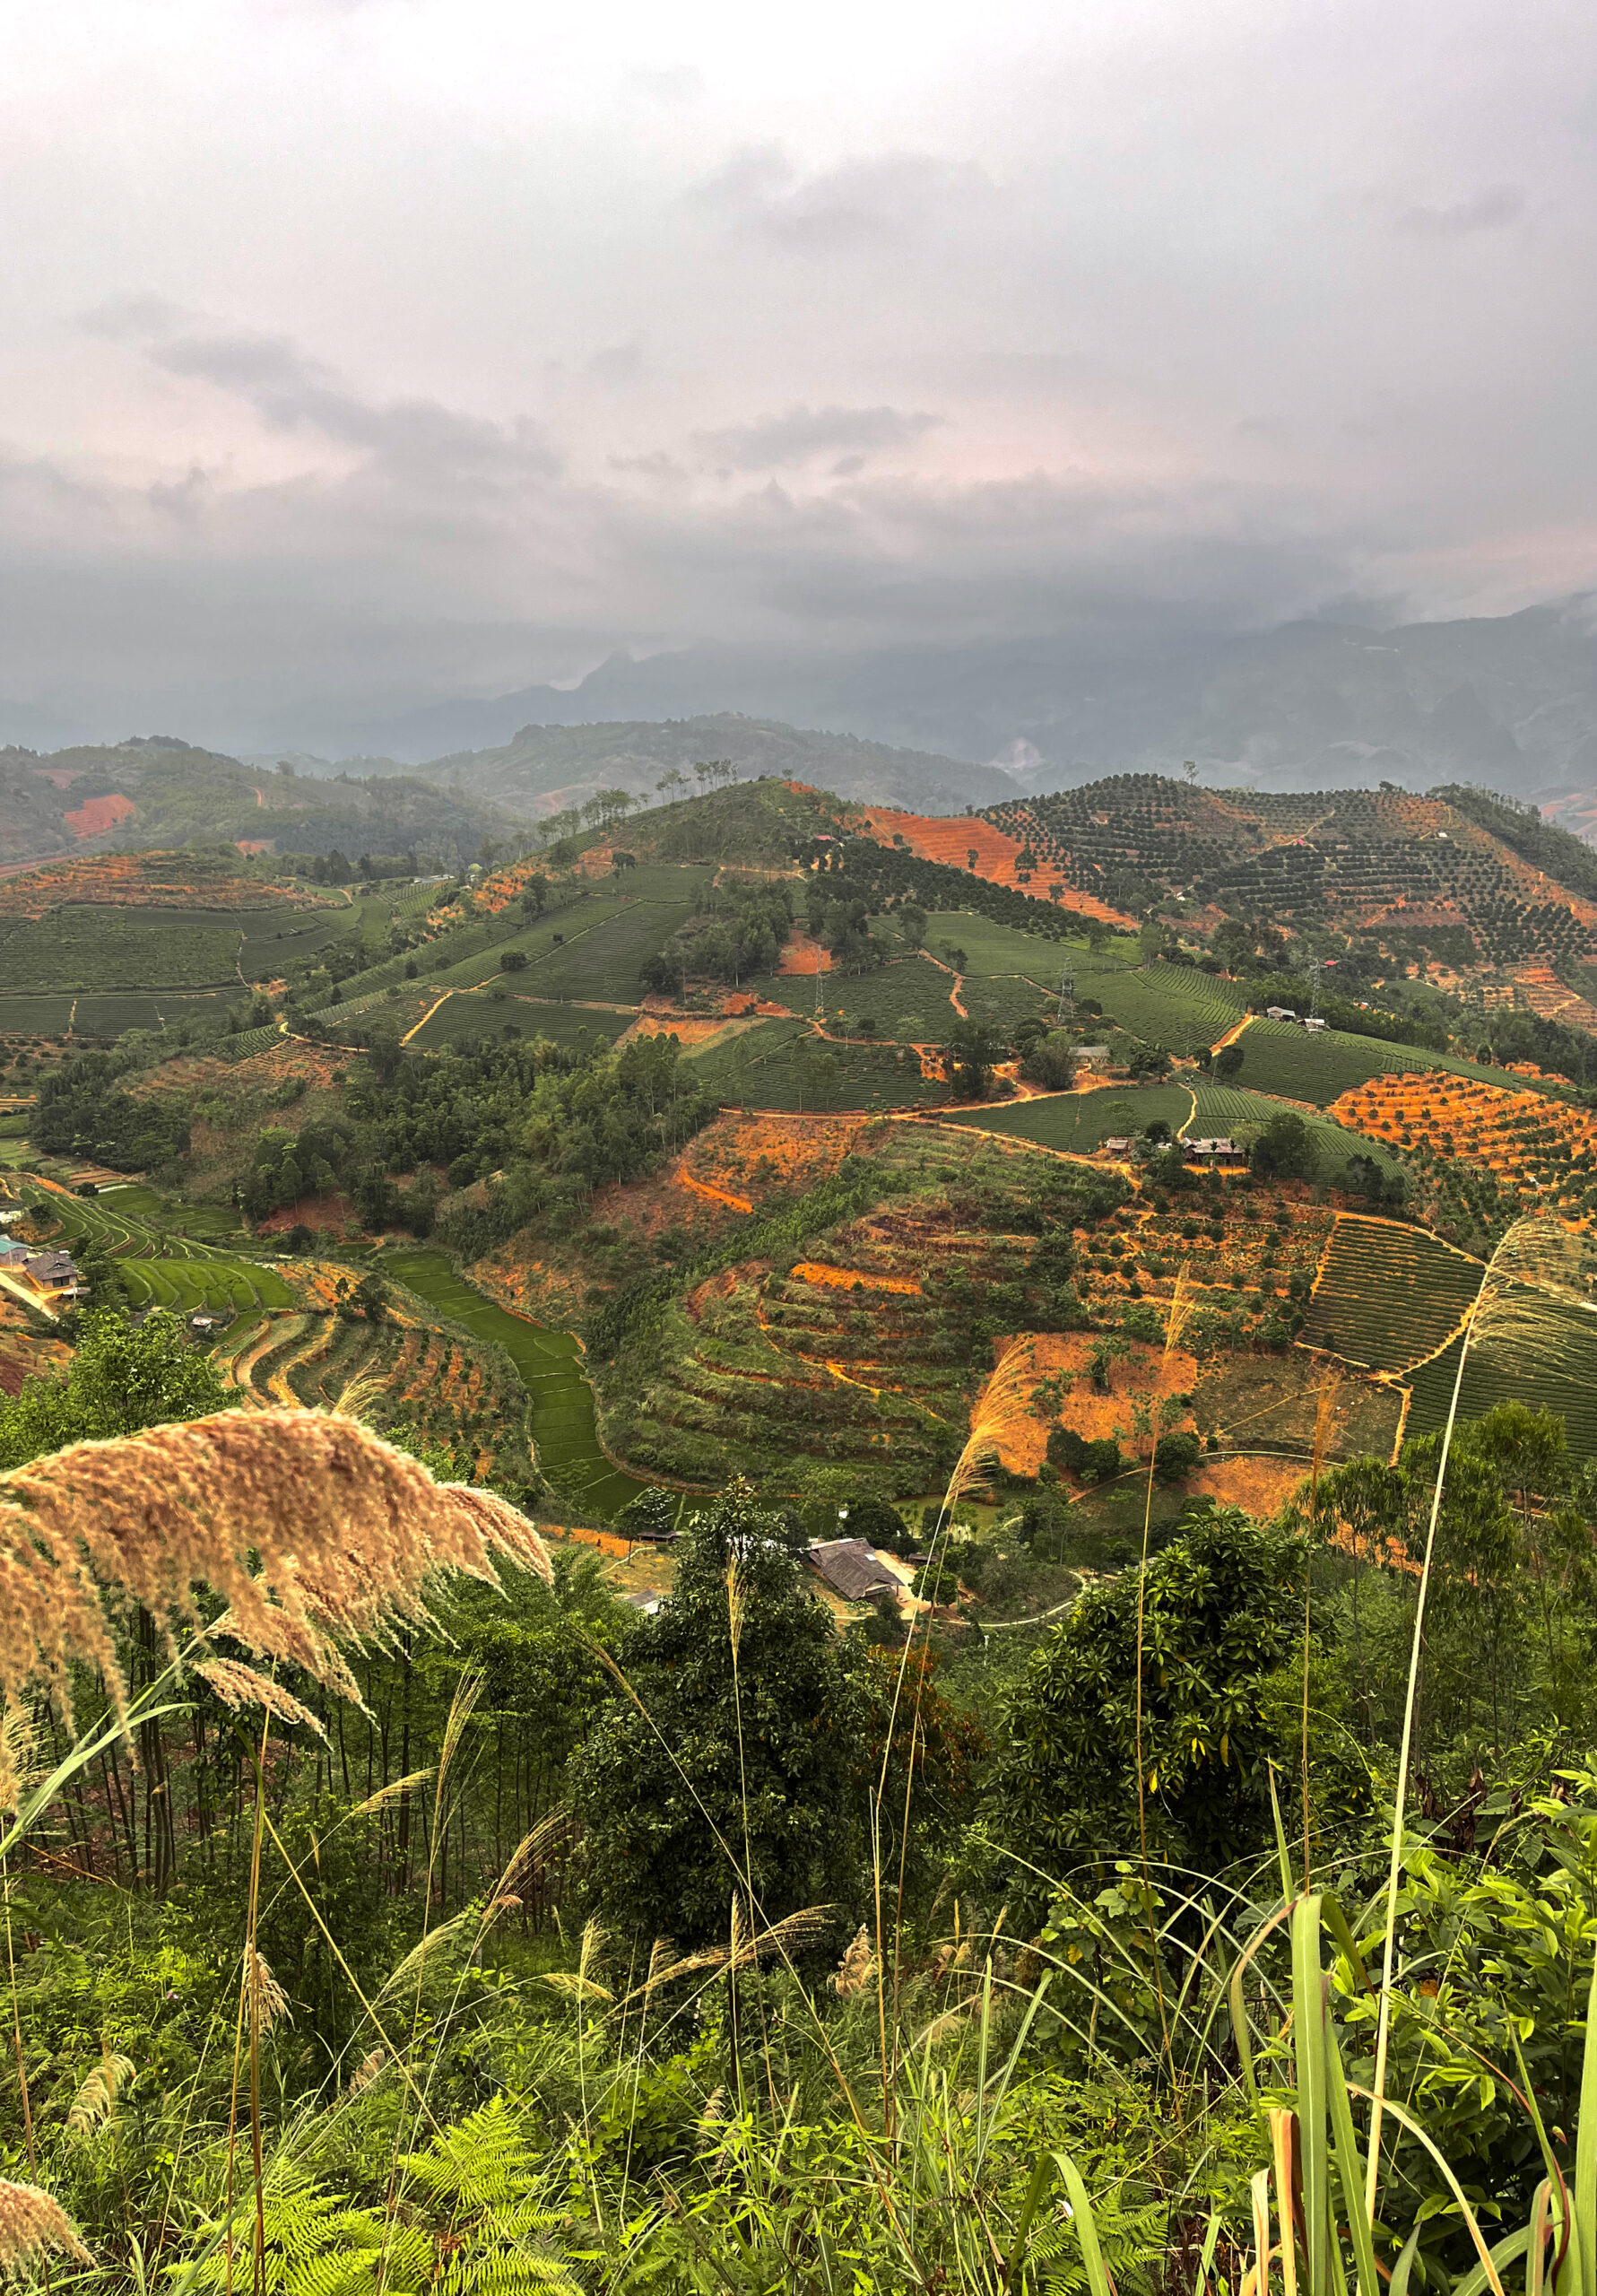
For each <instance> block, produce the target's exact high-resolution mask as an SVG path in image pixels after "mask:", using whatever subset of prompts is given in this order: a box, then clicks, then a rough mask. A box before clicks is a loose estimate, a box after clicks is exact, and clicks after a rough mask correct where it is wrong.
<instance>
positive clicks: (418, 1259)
mask: <svg viewBox="0 0 1597 2296" xmlns="http://www.w3.org/2000/svg"><path fill="white" fill-rule="evenodd" d="M379 1265H380V1267H381V1272H382V1273H383V1274H385V1275H387V1276H392V1278H393V1279H394V1281H395V1283H403V1284H404V1287H405V1289H406V1290H407V1291H413V1292H415V1293H416V1295H417V1296H418V1298H420V1299H422V1300H426V1301H427V1302H428V1304H429V1305H430V1306H431V1307H434V1308H436V1309H438V1312H439V1313H440V1315H442V1316H444V1317H446V1318H447V1319H448V1320H449V1321H450V1322H451V1323H456V1324H463V1325H464V1326H465V1328H466V1329H467V1330H468V1331H471V1332H474V1333H475V1334H476V1335H477V1337H478V1338H479V1339H485V1340H489V1341H491V1342H492V1344H494V1345H495V1346H496V1347H502V1348H503V1349H504V1351H505V1352H506V1354H507V1355H508V1357H509V1358H510V1360H511V1361H512V1362H513V1363H514V1364H515V1366H516V1370H518V1371H519V1372H520V1374H521V1377H522V1379H523V1380H524V1382H525V1386H526V1390H527V1394H528V1396H530V1397H531V1400H532V1413H533V1441H534V1445H535V1446H536V1450H537V1458H538V1464H539V1465H540V1466H541V1467H542V1470H543V1472H544V1474H547V1475H549V1476H551V1478H552V1479H553V1481H554V1482H555V1483H557V1484H558V1485H559V1487H560V1490H562V1491H564V1492H569V1493H570V1494H571V1496H572V1497H573V1498H574V1499H575V1500H577V1501H578V1503H579V1504H580V1505H581V1506H582V1507H583V1508H584V1509H588V1510H590V1511H591V1512H593V1513H594V1514H596V1515H599V1516H602V1517H603V1516H611V1515H613V1514H615V1513H616V1512H617V1510H618V1509H621V1508H622V1507H624V1506H625V1505H626V1503H627V1501H628V1500H629V1499H635V1498H636V1497H637V1496H638V1492H641V1491H643V1490H644V1489H645V1488H646V1487H647V1486H646V1485H645V1484H643V1483H639V1482H638V1481H637V1479H636V1478H635V1477H634V1476H632V1475H629V1474H623V1473H622V1471H621V1468H620V1467H617V1466H612V1465H611V1462H610V1461H609V1460H608V1459H607V1458H606V1457H605V1456H604V1453H603V1450H602V1449H601V1448H600V1445H599V1438H598V1434H597V1431H596V1429H595V1419H594V1391H593V1388H592V1387H591V1386H590V1385H589V1384H588V1380H587V1378H586V1374H585V1373H584V1371H583V1370H582V1350H581V1346H580V1344H579V1343H578V1341H577V1339H576V1337H575V1336H574V1335H573V1334H572V1333H570V1332H566V1331H546V1330H545V1329H544V1327H543V1326H542V1324H535V1323H534V1322H533V1320H532V1319H531V1318H530V1317H528V1316H517V1315H513V1314H512V1313H511V1312H510V1310H509V1309H507V1308H501V1307H500V1306H499V1304H498V1302H497V1301H495V1300H489V1299H486V1298H484V1296H483V1294H482V1292H481V1291H477V1290H476V1289H475V1288H474V1287H473V1285H472V1284H470V1283H467V1281H466V1279H465V1278H464V1276H463V1275H461V1274H458V1272H457V1271H456V1268H455V1266H454V1265H453V1263H452V1262H451V1261H450V1260H449V1259H448V1257H447V1256H446V1255H445V1254H444V1253H443V1252H435V1251H425V1250H420V1249H418V1250H400V1251H386V1252H384V1253H383V1254H382V1256H381V1259H380V1263H379Z"/></svg>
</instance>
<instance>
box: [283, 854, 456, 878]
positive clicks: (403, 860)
mask: <svg viewBox="0 0 1597 2296" xmlns="http://www.w3.org/2000/svg"><path fill="white" fill-rule="evenodd" d="M278 866H279V867H281V868H282V869H284V870H287V871H288V872H289V873H290V874H291V875H293V876H296V877H308V878H309V879H310V881H311V883H313V884H317V885H352V884H358V883H367V884H378V883H383V882H385V881H386V880H387V879H390V878H401V879H403V878H407V877H419V876H420V875H421V861H420V859H419V858H418V857H417V855H416V853H415V851H414V849H413V848H412V850H411V851H410V852H408V853H362V854H361V856H360V858H359V860H357V861H354V862H352V861H351V860H350V857H349V856H348V854H346V853H341V852H340V851H339V849H338V848H337V847H336V846H334V848H333V850H332V852H331V853H284V854H282V856H281V857H280V858H279V861H278Z"/></svg>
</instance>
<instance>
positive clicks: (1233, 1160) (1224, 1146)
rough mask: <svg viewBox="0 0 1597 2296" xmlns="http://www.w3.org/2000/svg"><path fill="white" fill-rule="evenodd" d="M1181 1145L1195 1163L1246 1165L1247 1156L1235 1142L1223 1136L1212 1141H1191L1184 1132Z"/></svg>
mask: <svg viewBox="0 0 1597 2296" xmlns="http://www.w3.org/2000/svg"><path fill="white" fill-rule="evenodd" d="M1180 1144H1181V1146H1182V1148H1183V1149H1184V1150H1185V1153H1186V1154H1187V1156H1188V1157H1189V1158H1190V1159H1191V1160H1192V1161H1193V1162H1194V1163H1200V1164H1245V1163H1246V1161H1247V1156H1246V1154H1245V1151H1244V1150H1242V1149H1240V1148H1239V1147H1238V1146H1237V1143H1236V1142H1235V1141H1234V1140H1230V1139H1228V1138H1225V1137H1224V1136H1221V1137H1219V1138H1216V1139H1212V1140H1191V1139H1189V1138H1188V1137H1187V1135H1186V1134H1185V1132H1184V1133H1183V1134H1182V1135H1181V1142H1180Z"/></svg>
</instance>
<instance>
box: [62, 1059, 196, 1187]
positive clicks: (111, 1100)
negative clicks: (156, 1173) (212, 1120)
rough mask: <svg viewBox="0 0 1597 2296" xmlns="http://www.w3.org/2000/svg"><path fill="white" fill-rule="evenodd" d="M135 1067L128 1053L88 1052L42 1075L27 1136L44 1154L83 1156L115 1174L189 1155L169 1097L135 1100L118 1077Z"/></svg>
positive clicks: (179, 1113)
mask: <svg viewBox="0 0 1597 2296" xmlns="http://www.w3.org/2000/svg"><path fill="white" fill-rule="evenodd" d="M134 1067H135V1063H134V1062H133V1061H132V1060H130V1059H129V1058H128V1057H127V1056H126V1054H117V1053H110V1052H86V1053H82V1054H81V1055H80V1056H79V1057H77V1058H76V1059H74V1060H69V1061H67V1062H66V1063H65V1065H64V1066H63V1067H60V1068H57V1069H56V1070H55V1071H54V1072H53V1073H52V1074H48V1075H45V1076H41V1077H40V1079H39V1096H38V1099H37V1100H36V1101H35V1103H34V1106H33V1109H32V1110H31V1112H30V1116H29V1119H28V1138H29V1141H30V1144H32V1146H34V1147H35V1148H37V1149H39V1152H41V1153H42V1154H44V1155H47V1156H82V1157H84V1158H86V1159H91V1160H92V1161H94V1162H96V1163H100V1164H108V1165H109V1166H110V1168H111V1170H113V1171H117V1172H142V1171H152V1170H159V1169H160V1168H161V1166H163V1165H166V1164H169V1163H171V1162H172V1161H173V1160H174V1159H175V1158H177V1157H179V1156H183V1155H187V1152H188V1145H189V1130H188V1122H187V1116H186V1115H185V1114H184V1112H183V1110H182V1109H181V1107H180V1105H179V1104H178V1103H177V1102H175V1101H174V1100H171V1099H170V1098H169V1097H168V1096H167V1095H164V1094H163V1095H161V1097H160V1098H156V1097H154V1096H152V1097H151V1098H149V1099H140V1100H135V1098H134V1096H133V1095H132V1093H130V1092H128V1091H126V1090H125V1089H124V1086H123V1083H122V1079H123V1077H124V1076H126V1074H129V1073H130V1071H131V1070H132V1069H133V1068H134Z"/></svg>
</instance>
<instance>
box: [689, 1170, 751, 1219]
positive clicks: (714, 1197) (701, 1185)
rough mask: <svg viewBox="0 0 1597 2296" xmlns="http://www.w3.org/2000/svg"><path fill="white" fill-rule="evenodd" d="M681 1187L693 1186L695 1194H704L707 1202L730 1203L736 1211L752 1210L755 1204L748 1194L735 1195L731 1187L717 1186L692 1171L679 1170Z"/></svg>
mask: <svg viewBox="0 0 1597 2296" xmlns="http://www.w3.org/2000/svg"><path fill="white" fill-rule="evenodd" d="M676 1179H677V1186H678V1187H685V1188H691V1190H692V1192H693V1194H694V1195H695V1196H703V1198H704V1200H705V1202H706V1203H707V1204H726V1205H731V1207H732V1209H733V1211H734V1212H752V1211H753V1209H754V1206H753V1205H752V1204H751V1202H750V1200H749V1198H748V1197H747V1196H733V1193H732V1191H731V1190H730V1188H725V1187H716V1186H715V1185H714V1184H713V1183H712V1182H711V1181H709V1180H700V1179H695V1178H694V1177H693V1175H692V1173H691V1172H679V1173H678V1174H677V1176H676Z"/></svg>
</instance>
